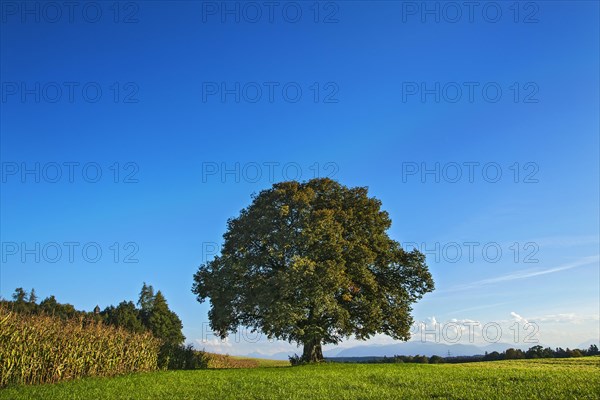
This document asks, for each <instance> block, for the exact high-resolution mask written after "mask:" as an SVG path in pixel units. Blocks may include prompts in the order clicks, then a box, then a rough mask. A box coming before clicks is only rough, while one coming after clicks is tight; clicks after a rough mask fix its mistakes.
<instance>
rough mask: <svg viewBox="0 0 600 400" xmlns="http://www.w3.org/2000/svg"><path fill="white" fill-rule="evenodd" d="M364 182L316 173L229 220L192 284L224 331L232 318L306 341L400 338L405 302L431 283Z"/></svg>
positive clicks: (315, 351)
mask: <svg viewBox="0 0 600 400" xmlns="http://www.w3.org/2000/svg"><path fill="white" fill-rule="evenodd" d="M390 226H391V220H390V218H389V215H388V213H387V212H386V211H382V210H381V201H379V200H378V199H376V198H372V197H369V196H368V193H367V188H364V187H355V188H348V187H346V186H343V185H341V184H339V183H338V182H336V181H334V180H331V179H327V178H323V179H312V180H310V181H308V182H303V183H299V182H296V181H290V182H282V183H277V184H275V185H273V187H272V188H270V189H268V190H264V191H262V192H260V193H259V194H258V195H253V201H252V204H251V205H250V206H248V207H247V208H245V209H243V210H241V212H240V215H239V216H238V217H236V218H232V219H229V220H228V221H227V231H226V233H225V234H224V235H223V238H224V243H223V246H222V249H221V254H220V255H219V256H217V257H215V258H214V259H213V260H211V261H209V262H207V263H205V264H203V265H201V266H200V267H199V269H198V271H197V272H196V274H195V275H194V284H193V288H192V291H193V293H195V294H196V295H197V299H198V301H200V302H203V301H204V300H206V299H207V298H209V299H210V304H211V309H210V311H209V319H210V324H211V327H212V329H213V330H214V331H216V332H217V333H218V334H219V335H220V336H221V337H222V338H224V337H226V336H227V335H228V333H229V332H236V331H237V329H238V327H239V326H247V327H251V328H252V329H254V330H260V331H262V332H264V333H265V334H266V335H267V336H268V337H269V338H278V339H284V340H288V341H290V342H292V341H293V342H297V343H298V344H303V345H304V352H303V356H302V358H303V359H304V360H305V361H317V360H320V359H322V358H323V355H322V351H321V345H322V344H328V343H338V342H340V341H341V340H343V339H344V338H347V337H350V336H354V337H356V338H358V339H367V338H369V337H371V336H372V335H374V334H376V333H383V334H386V335H389V336H391V337H393V338H395V339H400V340H408V339H409V337H410V332H409V330H410V326H411V325H412V323H413V320H412V316H411V315H410V313H411V311H412V307H411V304H412V303H414V302H415V301H417V300H418V299H420V298H421V297H422V296H423V295H424V294H425V293H427V292H430V291H432V290H433V288H434V283H433V279H432V277H431V275H430V273H429V271H428V268H427V265H426V264H425V256H424V255H423V254H422V253H420V252H419V251H418V250H413V251H411V252H407V251H404V250H403V249H402V247H401V246H400V244H399V243H398V242H396V241H395V240H392V239H391V238H390V237H389V236H388V234H387V230H388V229H389V228H390Z"/></svg>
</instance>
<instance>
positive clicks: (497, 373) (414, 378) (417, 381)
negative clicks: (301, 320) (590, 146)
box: [0, 357, 600, 400]
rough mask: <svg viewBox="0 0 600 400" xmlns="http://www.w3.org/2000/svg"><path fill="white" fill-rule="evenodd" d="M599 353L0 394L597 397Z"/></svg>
mask: <svg viewBox="0 0 600 400" xmlns="http://www.w3.org/2000/svg"><path fill="white" fill-rule="evenodd" d="M598 388H600V357H585V358H575V359H558V360H556V359H555V360H552V359H546V360H523V361H521V360H519V361H516V360H514V361H498V362H487V363H471V364H454V365H451V364H442V365H427V364H371V365H368V364H325V365H314V366H303V367H295V368H253V369H223V370H196V371H165V372H153V373H140V374H134V375H128V376H122V377H117V378H86V379H82V380H79V381H73V382H64V383H59V384H54V385H43V386H25V387H16V388H10V389H5V390H3V391H0V399H56V400H60V399H82V400H83V399H85V400H89V399H219V400H221V399H238V398H244V399H307V398H314V399H385V398H413V399H429V398H445V399H477V400H481V399H598V398H599V396H600V392H599V389H598Z"/></svg>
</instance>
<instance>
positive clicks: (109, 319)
mask: <svg viewBox="0 0 600 400" xmlns="http://www.w3.org/2000/svg"><path fill="white" fill-rule="evenodd" d="M100 315H102V317H103V318H104V321H105V322H106V323H107V324H109V325H114V326H119V327H121V328H123V329H127V330H128V331H130V332H136V333H141V332H144V331H145V330H146V327H145V326H144V325H143V323H142V319H141V317H140V310H138V309H137V308H136V307H135V304H133V302H131V301H122V302H121V303H119V305H118V306H117V307H113V306H109V307H107V308H106V309H105V310H104V311H102V313H100Z"/></svg>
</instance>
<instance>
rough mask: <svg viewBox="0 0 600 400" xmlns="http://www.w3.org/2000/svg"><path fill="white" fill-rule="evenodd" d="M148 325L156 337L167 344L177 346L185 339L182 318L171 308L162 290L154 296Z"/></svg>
mask: <svg viewBox="0 0 600 400" xmlns="http://www.w3.org/2000/svg"><path fill="white" fill-rule="evenodd" d="M147 326H148V328H149V329H150V331H151V332H152V334H153V335H154V337H156V338H159V339H160V340H161V341H162V342H163V343H164V344H165V345H167V346H177V345H180V344H182V343H183V341H184V340H185V336H183V333H181V329H183V325H182V323H181V320H180V319H179V317H178V316H177V314H175V313H174V312H173V311H171V310H169V306H168V305H167V301H166V300H165V298H164V296H163V295H162V293H161V292H160V290H159V291H158V292H157V293H156V295H155V296H154V301H153V303H152V308H151V311H150V316H149V318H148V325H147Z"/></svg>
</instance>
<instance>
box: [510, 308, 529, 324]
mask: <svg viewBox="0 0 600 400" xmlns="http://www.w3.org/2000/svg"><path fill="white" fill-rule="evenodd" d="M510 315H512V316H513V318H514V319H515V321H517V322H522V323H524V324H528V323H529V321H527V320H526V319H525V318H523V317H522V316H520V315H519V314H517V313H516V312H514V311H511V313H510Z"/></svg>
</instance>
